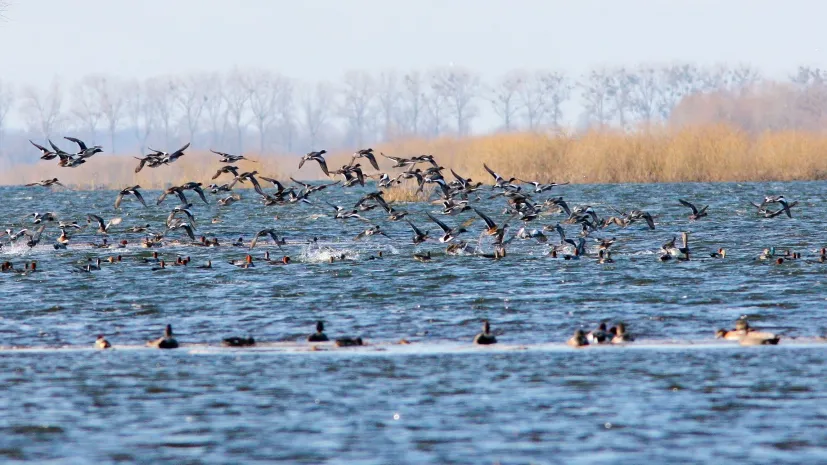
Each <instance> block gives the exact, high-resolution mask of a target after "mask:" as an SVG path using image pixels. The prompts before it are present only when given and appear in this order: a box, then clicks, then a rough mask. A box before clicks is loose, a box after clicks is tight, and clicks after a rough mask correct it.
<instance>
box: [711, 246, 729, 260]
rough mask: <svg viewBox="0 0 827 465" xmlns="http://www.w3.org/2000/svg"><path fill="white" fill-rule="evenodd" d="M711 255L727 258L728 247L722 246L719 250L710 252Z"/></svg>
mask: <svg viewBox="0 0 827 465" xmlns="http://www.w3.org/2000/svg"><path fill="white" fill-rule="evenodd" d="M709 256H710V257H712V258H726V249H724V248H720V249H718V250H717V251H715V252H712V253H711V254H709Z"/></svg>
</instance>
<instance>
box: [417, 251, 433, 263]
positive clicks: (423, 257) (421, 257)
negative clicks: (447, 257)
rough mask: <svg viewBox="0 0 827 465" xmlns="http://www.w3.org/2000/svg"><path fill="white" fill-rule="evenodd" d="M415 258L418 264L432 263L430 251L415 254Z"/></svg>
mask: <svg viewBox="0 0 827 465" xmlns="http://www.w3.org/2000/svg"><path fill="white" fill-rule="evenodd" d="M413 258H414V260H416V261H418V262H429V261H431V251H430V250H429V251H428V252H426V253H415V254H414V255H413Z"/></svg>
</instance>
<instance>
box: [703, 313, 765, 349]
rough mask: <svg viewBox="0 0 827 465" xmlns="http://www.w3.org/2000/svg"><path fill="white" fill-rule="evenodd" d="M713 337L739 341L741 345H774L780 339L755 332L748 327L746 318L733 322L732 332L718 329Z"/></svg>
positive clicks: (761, 332)
mask: <svg viewBox="0 0 827 465" xmlns="http://www.w3.org/2000/svg"><path fill="white" fill-rule="evenodd" d="M715 337H716V338H718V339H726V340H728V341H739V342H741V344H742V345H775V344H778V341H779V340H780V339H781V338H780V337H779V336H776V335H775V334H773V333H767V332H763V331H756V330H755V329H753V328H752V327H750V325H749V322H748V321H747V319H746V318H739V319H738V320H737V321H735V329H733V330H730V331H727V330H725V329H719V330H718V331H716V332H715Z"/></svg>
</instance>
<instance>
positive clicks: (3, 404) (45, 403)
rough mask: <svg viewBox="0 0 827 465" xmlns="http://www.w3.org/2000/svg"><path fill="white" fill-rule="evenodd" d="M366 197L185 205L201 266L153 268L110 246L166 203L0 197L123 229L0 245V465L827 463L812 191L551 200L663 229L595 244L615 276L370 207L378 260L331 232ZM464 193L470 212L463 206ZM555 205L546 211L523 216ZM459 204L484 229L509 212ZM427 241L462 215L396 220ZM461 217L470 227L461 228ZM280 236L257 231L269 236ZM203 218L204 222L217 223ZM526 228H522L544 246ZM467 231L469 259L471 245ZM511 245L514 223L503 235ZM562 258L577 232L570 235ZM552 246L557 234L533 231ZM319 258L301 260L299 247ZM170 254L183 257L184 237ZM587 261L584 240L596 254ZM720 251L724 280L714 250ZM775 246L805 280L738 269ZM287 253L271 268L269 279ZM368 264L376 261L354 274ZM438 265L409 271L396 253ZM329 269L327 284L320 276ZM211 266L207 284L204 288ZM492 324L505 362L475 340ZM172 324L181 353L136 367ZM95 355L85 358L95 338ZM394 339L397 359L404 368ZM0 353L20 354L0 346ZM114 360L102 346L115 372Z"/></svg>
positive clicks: (10, 222) (757, 188) (101, 195)
mask: <svg viewBox="0 0 827 465" xmlns="http://www.w3.org/2000/svg"><path fill="white" fill-rule="evenodd" d="M367 191H368V190H362V189H359V190H357V189H348V190H342V189H340V188H335V189H328V190H326V191H322V192H319V193H316V194H313V196H311V200H312V201H314V205H284V206H275V207H263V206H262V205H260V203H259V202H258V200H257V199H256V197H257V196H256V195H255V194H254V193H253V192H252V191H240V193H241V195H242V197H243V199H242V201H240V202H238V203H236V204H234V205H232V206H230V207H226V208H225V207H218V206H216V205H215V200H216V197H214V196H213V197H211V198H210V202H211V204H210V205H203V204H202V203H200V200H197V197H193V199H192V201H193V203H194V204H195V205H194V207H193V210H194V212H195V215H196V218H197V223H198V225H197V226H198V227H197V231H196V234H198V235H200V234H205V235H207V236H208V237H213V236H216V237H218V239H219V241H221V243H222V244H223V245H222V246H221V247H218V248H203V247H192V246H186V245H175V244H170V245H167V246H164V247H162V248H160V249H158V252H159V253H160V255H161V257H162V258H164V259H166V260H167V261H168V262H173V261H175V259H176V257H177V256H179V255H180V256H189V257H191V259H192V261H191V263H190V265H189V266H186V267H170V268H169V269H167V270H165V271H157V272H156V271H151V267H152V266H154V265H151V264H145V263H143V262H142V259H143V258H145V257H149V255H150V253H151V252H152V250H153V249H145V248H141V247H140V246H139V242H140V238H141V237H142V236H141V234H135V233H125V232H123V231H124V230H125V228H127V227H130V226H135V225H143V224H147V223H149V224H152V225H153V226H155V227H156V229H158V228H161V226H162V224H163V222H164V220H165V218H166V216H167V214H168V213H169V210H170V209H171V208H172V207H173V206H174V204H176V203H177V200H176V199H174V198H171V199H168V200H167V201H166V203H165V204H163V205H162V206H160V207H159V206H155V205H154V199H155V198H156V197H157V195H158V194H159V193H158V192H152V191H146V192H144V195H145V197H146V198H147V201H148V203H150V206H149V207H148V208H143V207H142V206H141V205H140V204H138V203H137V202H134V201H129V200H127V201H124V203H123V205H122V206H121V210H120V211H117V212H116V211H115V210H114V209H113V205H112V204H113V202H114V197H115V193H114V192H111V191H110V192H105V191H94V192H72V191H63V190H54V191H50V190H47V189H43V188H13V187H4V188H0V199H2V200H3V203H4V208H3V209H2V210H0V225H3V229H5V228H6V227H9V228H13V229H15V230H17V229H18V228H19V227H21V226H27V227H33V226H34V225H32V224H31V218H27V216H31V214H32V212H35V211H38V212H45V211H53V212H56V213H57V214H58V215H59V216H60V218H61V219H62V220H76V221H78V222H80V223H81V224H85V223H86V215H87V214H90V213H94V214H98V215H100V216H102V217H104V218H105V219H109V218H112V217H114V216H119V217H122V218H123V222H122V223H121V224H120V225H118V226H113V228H112V232H111V234H110V240H111V241H113V242H116V241H120V240H123V239H126V240H127V241H128V244H127V247H126V248H125V249H98V248H93V247H90V246H89V245H88V243H90V242H95V243H99V242H100V241H101V236H100V235H97V234H95V233H94V232H93V231H92V229H93V228H88V229H85V230H83V231H80V232H78V233H74V234H73V236H72V239H71V243H70V246H69V248H68V249H67V250H55V249H54V248H53V247H52V243H53V242H54V240H55V238H56V237H57V235H58V229H57V228H56V227H55V226H54V225H51V226H49V227H47V229H46V232H45V233H44V239H43V240H42V242H41V244H39V245H38V246H36V247H35V248H34V249H31V250H30V249H29V248H28V247H27V246H26V245H25V244H24V242H25V241H24V240H20V241H18V242H16V243H15V244H10V243H9V242H8V238H7V237H5V238H2V239H0V242H2V243H3V245H4V246H3V247H2V248H0V260H2V261H5V260H8V261H11V262H13V263H14V265H15V267H16V268H22V267H23V264H24V263H25V262H29V261H37V266H38V269H39V270H41V271H39V272H37V273H33V274H29V275H18V274H11V273H5V274H0V302H2V303H3V304H2V310H0V346H2V347H3V349H2V350H0V388H1V389H2V392H3V393H4V395H3V396H2V398H0V461H2V462H4V463H15V462H27V463H101V462H103V463H111V462H123V463H129V462H141V463H145V462H150V461H161V460H164V461H169V462H171V463H273V462H283V463H309V464H310V463H312V464H315V463H364V464H386V463H404V464H407V463H411V464H422V463H434V464H453V463H456V464H464V463H503V464H512V463H513V464H523V463H536V464H553V463H578V464H590V463H621V462H622V463H667V462H670V463H723V462H725V461H730V462H734V463H804V462H810V463H827V432H825V431H827V429H825V426H827V384H825V383H824V375H823V373H824V368H825V363H827V361H826V359H825V354H827V345H825V344H823V343H821V342H820V339H819V338H820V337H822V336H824V335H825V334H826V333H827V324H826V323H825V322H826V321H827V320H825V310H824V309H825V307H827V305H825V303H827V302H825V299H827V292H825V283H827V264H820V263H817V262H816V260H815V258H817V253H816V252H815V251H816V250H817V249H820V248H821V247H823V246H827V238H825V229H824V221H823V219H824V218H825V216H827V207H825V204H824V203H823V199H824V198H825V197H827V184H825V183H823V182H812V183H764V184H751V183H745V184H662V185H657V184H653V185H572V186H564V187H561V188H559V189H555V195H563V196H564V198H565V199H566V201H567V202H569V204H570V205H572V206H573V205H578V204H580V205H592V206H593V208H594V209H595V210H596V211H597V213H598V215H600V216H601V217H605V216H609V215H611V214H613V212H612V211H611V210H610V209H609V207H610V206H614V207H617V208H620V209H622V210H629V209H632V208H639V209H643V210H646V211H648V212H650V213H652V214H653V215H657V218H656V223H657V226H656V229H655V230H654V231H650V230H648V228H646V227H645V225H644V224H642V223H636V224H634V225H632V226H630V227H628V228H625V229H620V228H617V227H610V228H608V229H606V230H603V231H600V232H598V233H593V235H592V237H605V238H609V237H616V238H617V243H616V244H615V245H614V246H612V250H613V252H614V253H613V258H614V259H615V263H613V264H603V265H601V264H598V263H597V261H596V260H595V259H593V258H591V257H589V258H584V259H581V260H572V261H566V260H562V259H552V258H549V256H548V250H549V246H548V244H540V243H538V242H537V241H535V240H520V239H515V240H514V241H513V242H511V243H510V244H509V245H508V255H507V256H506V257H505V258H504V259H502V260H498V261H493V260H490V259H486V258H482V257H477V256H449V255H445V254H444V249H445V246H444V245H443V244H439V243H437V242H435V241H434V242H429V243H426V244H422V245H420V246H413V245H412V244H411V241H410V236H411V231H410V229H409V228H408V226H407V224H406V223H405V222H396V223H391V222H387V221H385V220H384V215H383V214H382V213H381V212H380V211H378V210H373V211H370V212H367V213H365V214H364V215H365V216H366V217H368V218H370V219H371V220H372V221H373V222H375V223H377V224H381V225H382V228H383V229H384V230H385V231H386V232H387V234H388V235H389V236H390V238H386V237H382V236H379V237H369V238H367V239H366V240H361V241H354V240H353V237H354V236H356V235H357V234H358V233H359V232H360V231H362V230H364V229H365V228H366V227H367V226H368V223H364V222H360V221H356V220H350V221H348V222H346V223H343V222H341V221H336V220H333V219H331V218H330V217H329V215H330V213H332V208H330V207H328V206H327V205H326V204H325V203H324V202H323V200H327V201H329V202H332V203H334V204H339V205H343V206H351V205H353V204H354V203H355V202H356V200H357V199H358V198H359V196H360V194H361V193H364V192H367ZM481 192H482V191H481ZM766 194H784V195H785V196H786V197H787V199H788V200H791V201H798V202H799V204H798V206H797V207H795V208H794V209H793V216H794V218H792V219H789V218H787V217H785V216H779V217H777V218H773V219H763V218H759V217H757V216H756V214H755V209H754V208H753V207H751V206H750V205H749V203H748V202H749V201H755V202H760V201H761V199H762V198H763V196H764V195H766ZM547 196H548V195H547V194H544V195H542V196H539V198H540V199H542V198H545V197H547ZM487 197H488V191H487V190H486V191H485V192H484V194H483V195H482V199H481V200H480V201H478V202H474V205H476V206H478V207H479V208H480V209H481V210H483V211H485V212H486V213H488V214H489V215H491V216H492V217H494V219H495V220H496V221H500V220H501V219H503V218H504V217H505V215H503V214H502V210H503V208H504V202H503V200H502V198H498V199H488V198H487ZM678 198H685V199H687V200H690V201H693V202H695V203H696V204H700V205H705V204H710V207H709V217H708V218H704V219H702V220H700V221H697V222H690V221H688V220H687V216H688V214H689V210H688V209H687V208H686V207H683V206H681V205H680V204H679V203H678V202H677V199H678ZM398 208H402V209H404V210H407V211H409V212H410V215H409V217H410V218H411V219H412V221H414V223H416V224H417V225H418V226H419V227H420V228H421V229H428V230H430V231H431V234H432V236H436V237H438V235H439V234H437V231H438V228H437V227H436V226H435V225H433V224H432V223H429V222H428V220H427V217H426V216H425V214H424V212H426V211H430V212H432V213H434V214H435V215H437V216H438V217H439V218H440V219H443V220H444V221H445V222H447V223H449V224H450V225H452V226H453V225H456V224H459V223H460V222H462V221H463V220H465V219H467V218H471V217H473V212H466V213H463V214H462V215H460V216H444V217H443V216H441V215H439V213H438V211H439V208H440V207H439V206H436V205H429V204H426V203H417V204H400V205H399V206H398ZM469 213H470V214H469ZM276 216H277V217H278V219H275V217H276ZM214 217H219V218H221V222H220V223H217V224H211V222H210V220H211V219H212V218H214ZM564 219H565V216H562V215H547V216H541V217H540V218H539V219H538V220H536V221H534V222H532V223H531V224H530V229H531V228H540V227H541V226H542V225H554V224H556V223H558V222H561V221H563V220H564ZM481 224H482V222H481V221H478V222H477V223H476V224H475V225H473V226H471V227H470V228H469V230H470V232H469V233H468V234H466V235H465V236H466V239H468V240H469V241H471V242H473V244H474V245H475V246H479V247H480V248H481V249H482V250H483V251H485V252H490V251H491V245H490V242H491V241H490V238H485V239H483V240H482V242H481V243H478V240H479V238H480V232H481V230H482V226H481ZM266 227H273V228H276V229H277V230H278V231H279V232H280V235H284V236H286V238H287V241H288V244H287V245H285V246H284V247H283V248H284V251H285V252H282V251H280V250H279V249H278V248H277V247H276V246H275V245H273V244H272V241H270V239H269V238H268V239H267V240H266V241H265V240H264V239H262V240H260V242H259V245H257V246H256V248H255V249H253V251H252V252H251V253H252V255H253V257H254V259H255V261H254V262H255V263H257V265H258V266H256V267H254V268H250V269H239V268H237V267H235V266H232V265H230V264H228V263H227V261H228V260H238V259H243V258H244V256H245V254H246V253H247V248H246V247H243V248H242V247H232V246H230V245H229V244H230V243H231V242H232V240H233V239H235V238H238V237H239V236H243V237H244V238H245V241H249V239H251V237H252V234H253V233H255V232H256V231H258V230H260V229H263V228H266ZM518 228H519V225H518V224H516V223H514V224H512V229H513V230H514V231H512V232H516V230H517V229H518ZM566 229H567V232H568V235H569V236H571V237H576V235H577V232H578V231H579V228H578V227H577V226H576V225H572V226H566ZM683 231H689V232H690V246H691V248H692V250H693V252H694V254H695V255H694V257H695V259H693V260H692V261H689V262H677V261H674V260H673V261H671V262H666V263H662V262H660V261H659V260H658V255H659V253H658V250H659V249H660V246H661V245H662V244H663V243H664V242H666V241H667V240H668V239H671V238H672V237H673V236H676V235H678V236H679V235H680V233H681V232H683ZM548 235H549V239H550V240H549V243H552V242H553V243H557V242H558V237H557V236H556V235H554V234H552V233H548ZM313 237H316V238H318V242H317V243H316V244H315V245H313V244H308V242H309V241H310V240H311V239H312V238H313ZM169 238H170V239H173V238H180V239H184V238H185V236H184V234H183V231H174V232H171V233H170V234H169ZM594 246H595V242H594V241H592V240H589V247H590V249H593V248H594ZM720 247H723V248H725V249H726V250H727V257H726V259H724V260H718V259H712V258H708V257H709V252H713V251H714V250H717V249H718V248H720ZM768 247H776V248H777V249H778V250H784V249H788V248H789V249H791V250H794V251H798V252H801V253H802V255H803V259H802V260H795V261H788V262H786V263H784V264H782V265H775V264H772V263H770V262H769V261H762V260H756V257H757V256H758V255H759V254H760V253H761V250H762V249H764V248H768ZM265 251H270V253H271V254H273V257H274V258H278V257H281V256H282V255H283V254H284V253H286V254H287V255H289V256H290V257H291V258H292V259H293V263H291V264H290V265H288V266H270V265H267V264H264V263H262V262H261V260H260V259H261V257H262V255H263V253H264V252H265ZM380 251H382V252H383V256H382V258H381V259H375V260H371V259H370V257H376V256H378V253H379V252H380ZM424 251H432V253H433V260H432V261H431V262H427V263H420V262H417V261H414V260H413V259H412V254H413V253H414V252H424ZM118 254H120V255H122V257H123V262H121V263H119V264H109V263H104V264H103V267H102V269H101V270H100V271H94V272H92V273H74V272H72V270H73V269H74V268H75V267H77V266H79V265H83V264H86V263H87V261H88V259H89V258H92V259H94V258H98V257H99V258H102V259H105V258H107V257H110V256H115V255H118ZM340 254H345V256H346V258H347V259H346V260H344V261H336V262H334V263H329V262H328V258H329V257H330V256H331V255H334V256H338V255H340ZM207 260H211V261H212V263H213V269H211V270H199V269H196V268H195V267H194V265H200V264H203V263H205V262H206V261H207ZM745 315H746V316H748V318H749V320H750V322H751V324H752V325H753V326H755V327H758V328H760V329H765V330H767V331H772V332H775V333H778V334H780V335H781V337H782V340H781V344H779V345H778V346H765V347H740V346H738V345H737V344H732V343H723V342H718V341H716V340H715V339H714V331H715V329H717V328H731V327H732V326H733V323H734V321H735V320H736V319H737V318H739V317H741V316H745ZM483 319H489V320H490V321H491V324H492V329H493V331H494V333H495V334H496V335H497V338H498V340H499V341H500V344H498V345H497V346H492V347H474V346H473V345H471V343H470V341H471V339H472V338H473V337H474V334H475V333H477V332H479V329H480V326H481V321H482V320H483ZM317 320H324V321H325V324H326V332H327V334H328V335H329V336H331V338H333V337H339V336H361V337H362V338H364V339H365V340H366V341H367V342H368V343H369V344H370V345H368V346H365V347H362V348H343V349H336V348H334V347H332V346H330V345H322V346H320V349H322V350H317V351H313V350H310V348H311V346H309V345H308V344H307V343H306V342H303V341H304V338H305V337H306V336H307V334H309V333H310V332H312V331H313V326H314V324H315V322H316V321H317ZM601 321H607V322H609V323H610V324H614V323H616V322H619V321H623V322H624V323H626V325H627V327H628V329H629V331H630V332H631V333H633V334H634V335H635V336H636V337H637V342H635V343H633V344H632V345H629V346H627V347H600V348H596V347H590V348H585V349H581V350H573V349H569V348H568V347H566V346H564V345H563V343H564V342H565V341H566V339H568V338H569V337H570V336H571V334H572V333H573V331H574V330H575V329H577V328H583V329H587V330H588V329H591V328H594V327H596V326H597V324H598V323H599V322H601ZM167 323H170V324H172V325H173V328H174V330H175V332H176V333H177V338H178V340H179V341H180V342H181V343H182V348H181V349H178V350H173V351H158V350H151V349H147V348H143V347H142V344H143V343H144V341H146V340H148V339H152V338H155V337H158V336H160V334H161V331H162V330H163V326H164V325H165V324H167ZM99 333H103V334H106V336H107V338H108V339H109V341H110V342H111V343H112V344H113V345H114V346H115V350H112V351H95V350H93V349H92V344H93V342H94V340H95V337H96V335H97V334H99ZM233 335H238V336H246V335H252V336H254V337H255V338H256V340H257V341H258V342H260V343H262V344H261V346H260V347H259V348H253V349H223V348H220V347H219V346H218V344H219V343H220V341H221V339H222V338H224V337H228V336H233ZM400 339H405V340H407V341H409V342H411V344H410V345H399V344H397V342H398V341H399V340H400ZM12 347H18V348H16V349H13V348H12ZM118 347H120V349H118Z"/></svg>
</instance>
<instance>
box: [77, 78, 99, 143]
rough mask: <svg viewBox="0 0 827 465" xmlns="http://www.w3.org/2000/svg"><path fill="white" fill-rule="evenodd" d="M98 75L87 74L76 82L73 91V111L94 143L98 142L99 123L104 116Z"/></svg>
mask: <svg viewBox="0 0 827 465" xmlns="http://www.w3.org/2000/svg"><path fill="white" fill-rule="evenodd" d="M98 79H100V78H99V77H97V76H86V77H84V78H83V79H81V80H80V82H78V83H77V84H75V88H74V91H73V92H72V106H71V112H72V114H73V115H74V116H75V118H77V119H78V121H79V122H80V123H81V125H82V126H83V127H84V129H85V130H86V132H87V133H88V137H89V138H90V139H91V141H92V143H93V144H96V143H97V132H98V123H99V122H100V120H101V119H102V118H103V111H102V110H101V107H100V104H101V102H100V99H99V98H98V92H97V87H98V84H97V80H98Z"/></svg>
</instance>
